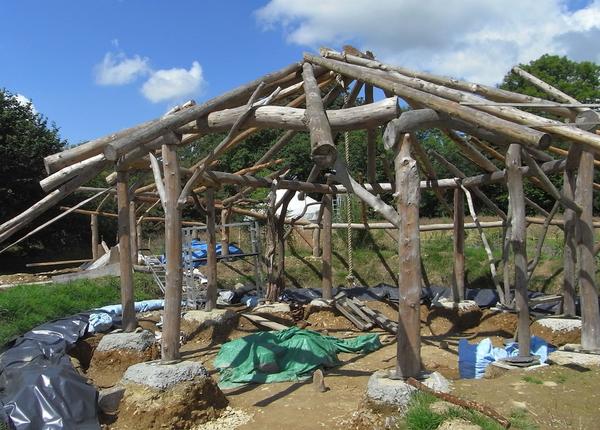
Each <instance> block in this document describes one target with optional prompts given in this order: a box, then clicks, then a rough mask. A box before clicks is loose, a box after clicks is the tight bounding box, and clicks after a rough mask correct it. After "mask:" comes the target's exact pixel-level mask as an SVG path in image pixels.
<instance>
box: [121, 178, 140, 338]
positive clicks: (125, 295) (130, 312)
mask: <svg viewBox="0 0 600 430" xmlns="http://www.w3.org/2000/svg"><path fill="white" fill-rule="evenodd" d="M128 182H129V174H128V173H127V172H126V171H121V170H119V171H117V206H118V224H119V226H118V234H119V272H120V278H121V305H122V306H123V319H122V326H123V327H122V328H123V331H125V332H130V331H133V330H135V328H136V327H137V321H136V319H135V307H134V303H133V267H132V264H131V239H130V235H131V225H130V223H129V184H128Z"/></svg>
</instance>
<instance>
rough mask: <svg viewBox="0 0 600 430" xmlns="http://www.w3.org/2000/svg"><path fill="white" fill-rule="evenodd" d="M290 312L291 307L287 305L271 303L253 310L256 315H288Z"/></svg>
mask: <svg viewBox="0 0 600 430" xmlns="http://www.w3.org/2000/svg"><path fill="white" fill-rule="evenodd" d="M289 311H290V305H288V304H287V303H269V304H264V305H258V306H256V307H255V308H254V309H252V313H255V314H273V313H279V312H282V313H287V312H289Z"/></svg>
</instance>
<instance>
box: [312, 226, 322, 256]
mask: <svg viewBox="0 0 600 430" xmlns="http://www.w3.org/2000/svg"><path fill="white" fill-rule="evenodd" d="M312 256H313V257H315V258H318V257H320V256H321V229H320V228H318V227H317V228H315V229H314V230H313V232H312Z"/></svg>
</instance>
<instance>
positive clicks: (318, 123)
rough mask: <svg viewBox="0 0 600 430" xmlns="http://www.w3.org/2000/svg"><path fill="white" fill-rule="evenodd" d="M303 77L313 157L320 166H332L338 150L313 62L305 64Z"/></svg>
mask: <svg viewBox="0 0 600 430" xmlns="http://www.w3.org/2000/svg"><path fill="white" fill-rule="evenodd" d="M302 78H303V79H304V92H305V94H306V113H305V115H306V122H307V124H308V129H309V131H310V146H311V157H312V159H313V161H314V162H315V164H316V165H317V166H318V167H321V168H327V167H331V166H332V165H333V163H334V162H335V159H336V157H337V150H336V148H335V144H334V143H333V136H332V135H331V127H330V125H329V120H328V119H327V115H325V111H324V109H323V100H321V90H320V89H319V86H318V84H317V80H316V79H315V75H314V72H313V66H312V65H311V64H309V63H304V64H303V66H302Z"/></svg>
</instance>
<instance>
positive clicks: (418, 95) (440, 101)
mask: <svg viewBox="0 0 600 430" xmlns="http://www.w3.org/2000/svg"><path fill="white" fill-rule="evenodd" d="M304 58H305V60H306V61H309V62H310V63H312V64H317V65H320V66H323V67H327V68H328V69H330V70H333V71H335V72H338V73H342V74H344V75H347V76H351V77H353V78H355V79H360V80H362V81H365V82H367V83H369V84H371V85H375V86H378V87H380V88H384V89H387V90H389V91H393V92H394V94H396V95H398V96H400V97H403V98H406V99H408V100H410V101H414V102H417V103H421V104H423V105H425V106H427V107H429V108H431V109H435V110H437V111H441V112H444V113H446V114H448V115H451V116H454V117H457V118H458V119H461V120H463V121H465V122H468V123H471V124H475V125H478V126H480V127H482V128H485V129H487V130H490V131H493V132H495V133H498V134H500V135H502V136H504V137H506V138H507V139H509V140H511V141H516V142H520V143H523V144H525V145H531V146H535V147H540V148H546V147H548V145H550V141H551V138H550V136H549V135H548V134H547V133H542V132H540V131H537V130H533V129H531V128H528V127H524V126H522V125H519V124H515V123H514V122H510V121H506V120H504V119H502V118H498V117H496V116H494V115H490V114H488V113H485V112H482V111H480V110H477V109H473V108H469V107H467V106H461V105H460V104H458V103H456V102H455V101H451V100H447V99H445V98H442V97H439V96H437V95H433V94H430V93H427V92H424V91H420V90H417V89H415V88H412V87H410V86H407V85H405V84H402V83H399V82H396V81H392V80H391V79H390V77H389V76H388V75H387V74H385V73H383V74H382V73H379V72H378V71H376V70H372V69H369V68H366V67H360V66H354V65H351V64H347V63H343V62H340V61H335V60H329V59H326V58H322V57H319V56H315V55H310V54H304ZM498 109H500V108H498ZM598 140H599V141H600V138H599V139H598ZM599 147H600V145H599Z"/></svg>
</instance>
